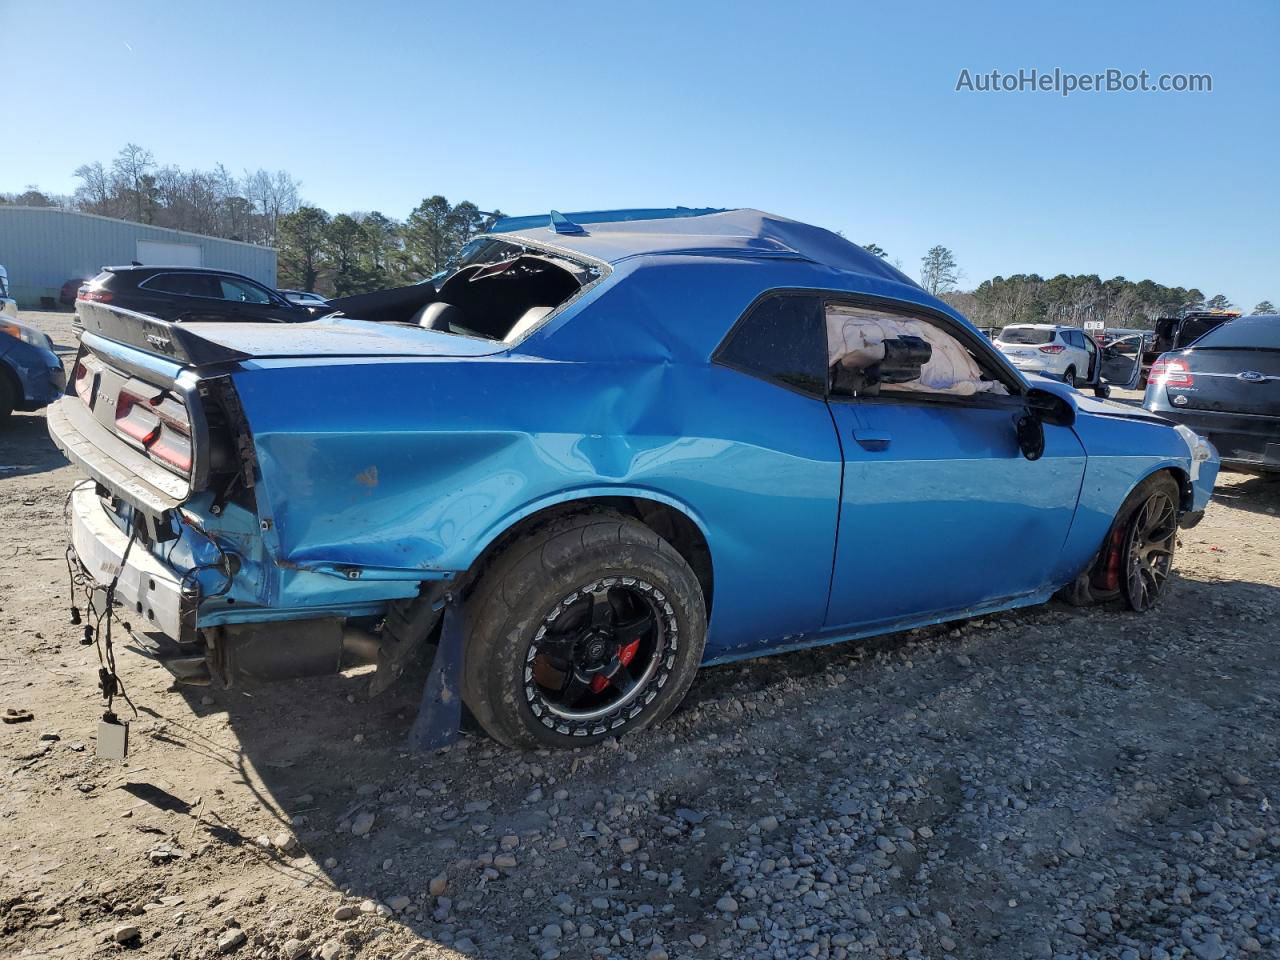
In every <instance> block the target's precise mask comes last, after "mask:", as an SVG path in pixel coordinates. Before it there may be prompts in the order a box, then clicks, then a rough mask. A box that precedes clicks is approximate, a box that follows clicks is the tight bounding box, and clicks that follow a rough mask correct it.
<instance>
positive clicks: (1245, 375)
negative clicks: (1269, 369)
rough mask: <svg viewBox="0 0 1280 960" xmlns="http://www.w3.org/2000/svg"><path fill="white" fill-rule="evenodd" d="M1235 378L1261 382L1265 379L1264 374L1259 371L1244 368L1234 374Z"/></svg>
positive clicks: (1247, 381) (1248, 381) (1246, 381)
mask: <svg viewBox="0 0 1280 960" xmlns="http://www.w3.org/2000/svg"><path fill="white" fill-rule="evenodd" d="M1236 379H1237V380H1243V381H1244V382H1245V383H1261V382H1262V381H1263V380H1265V379H1267V378H1266V375H1265V374H1261V373H1259V372H1258V371H1257V370H1245V371H1244V372H1242V373H1237V374H1236Z"/></svg>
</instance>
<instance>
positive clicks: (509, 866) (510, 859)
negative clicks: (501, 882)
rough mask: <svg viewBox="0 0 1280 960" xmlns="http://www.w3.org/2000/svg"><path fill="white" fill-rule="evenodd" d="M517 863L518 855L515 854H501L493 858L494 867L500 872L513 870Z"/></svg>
mask: <svg viewBox="0 0 1280 960" xmlns="http://www.w3.org/2000/svg"><path fill="white" fill-rule="evenodd" d="M516 863H517V861H516V855H515V854H514V853H500V854H498V855H497V856H496V857H494V858H493V865H494V866H495V867H497V868H498V869H499V870H513V869H515V866H516Z"/></svg>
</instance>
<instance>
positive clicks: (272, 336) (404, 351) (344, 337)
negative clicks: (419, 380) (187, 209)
mask: <svg viewBox="0 0 1280 960" xmlns="http://www.w3.org/2000/svg"><path fill="white" fill-rule="evenodd" d="M94 307H95V309H93V310H92V311H86V312H85V315H84V329H85V332H86V333H90V334H97V335H98V336H100V337H102V338H104V339H106V340H110V341H114V342H115V343H120V344H124V345H126V346H129V347H132V348H134V349H136V350H141V351H143V352H145V353H150V354H154V355H155V356H158V357H163V358H165V359H167V360H171V361H173V362H175V363H179V364H182V365H184V366H192V367H205V366H212V365H217V364H223V363H235V362H238V361H243V360H251V359H267V358H288V357H378V356H380V357H476V356H487V355H489V354H494V353H500V352H502V351H503V350H505V349H506V346H505V345H504V344H502V343H501V342H499V341H497V340H483V339H479V338H475V337H464V336H458V335H457V334H451V333H445V332H443V331H439V330H428V329H425V328H423V327H418V326H415V325H412V324H406V323H376V322H372V321H366V320H356V319H352V318H350V317H344V316H329V317H325V318H323V319H320V320H310V321H305V322H302V323H235V322H227V323H211V322H206V323H169V322H167V321H164V320H158V319H156V318H155V317H152V316H148V315H147V314H143V313H138V312H136V311H134V310H126V309H124V308H122V307H115V306H111V305H110V304H95V305H94Z"/></svg>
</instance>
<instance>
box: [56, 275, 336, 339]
mask: <svg viewBox="0 0 1280 960" xmlns="http://www.w3.org/2000/svg"><path fill="white" fill-rule="evenodd" d="M108 304H109V305H111V306H112V307H120V308H124V309H127V310H136V311H137V312H138V313H145V314H147V315H148V316H150V317H155V318H156V319H158V320H165V321H168V322H172V323H195V322H202V321H203V322H208V321H227V320H231V321H238V322H244V321H256V322H263V323H298V322H300V321H303V320H310V319H312V318H313V317H314V316H315V315H316V314H315V312H313V310H312V309H310V308H307V307H303V306H299V305H298V304H294V303H290V302H289V301H288V300H286V299H285V298H284V297H282V296H281V295H280V294H278V293H276V291H274V290H272V289H271V288H270V287H267V286H264V285H263V284H261V283H258V282H257V281H256V280H251V279H250V278H248V277H245V276H241V275H240V274H238V273H229V272H228V271H225V270H209V269H202V268H200V267H154V266H151V267H148V266H137V265H133V266H127V267H103V268H102V272H101V273H99V274H98V275H97V276H96V277H94V278H93V279H92V280H90V281H89V282H88V283H87V284H86V285H85V286H84V287H82V288H81V290H80V292H79V294H78V296H77V299H76V317H75V320H74V321H73V322H72V327H73V328H75V330H76V332H77V333H80V332H81V331H82V330H83V329H84V328H85V326H86V325H87V319H86V318H87V317H88V316H89V315H90V314H92V313H94V312H95V311H98V310H100V309H101V308H102V307H104V306H105V305H108Z"/></svg>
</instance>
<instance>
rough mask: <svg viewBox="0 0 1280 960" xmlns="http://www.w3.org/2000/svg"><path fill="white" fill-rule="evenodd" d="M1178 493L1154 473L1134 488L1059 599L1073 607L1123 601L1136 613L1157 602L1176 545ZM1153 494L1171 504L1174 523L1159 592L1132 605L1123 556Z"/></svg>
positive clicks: (1166, 478) (1175, 485)
mask: <svg viewBox="0 0 1280 960" xmlns="http://www.w3.org/2000/svg"><path fill="white" fill-rule="evenodd" d="M1181 493H1182V492H1181V490H1180V489H1179V488H1178V483H1177V481H1176V480H1174V479H1173V477H1172V476H1170V475H1169V474H1168V473H1158V474H1156V475H1154V476H1151V477H1148V478H1147V479H1146V480H1144V481H1143V482H1142V483H1140V484H1139V485H1138V486H1137V487H1135V488H1134V490H1133V492H1131V493H1130V494H1129V496H1128V497H1126V498H1125V501H1124V503H1123V504H1121V505H1120V509H1119V510H1118V511H1116V516H1115V519H1114V520H1113V521H1112V522H1111V528H1110V529H1109V530H1108V531H1107V536H1106V538H1105V539H1104V540H1103V542H1102V547H1101V548H1100V549H1099V550H1098V553H1097V556H1095V557H1094V559H1093V561H1092V562H1091V563H1090V564H1089V567H1088V568H1087V569H1086V570H1085V571H1084V572H1083V573H1081V574H1080V575H1079V576H1078V577H1076V579H1075V580H1074V581H1072V582H1071V583H1070V584H1068V585H1067V586H1066V587H1063V589H1062V590H1061V591H1059V594H1058V596H1059V598H1060V599H1062V600H1064V601H1066V602H1067V603H1070V604H1072V605H1073V606H1077V607H1084V606H1093V605H1096V604H1100V603H1107V602H1109V601H1112V600H1118V599H1121V598H1123V599H1124V600H1125V601H1126V602H1128V604H1129V606H1130V608H1131V609H1133V610H1137V611H1138V612H1145V611H1147V610H1150V609H1151V608H1152V607H1153V606H1154V605H1155V603H1156V601H1158V600H1159V599H1160V595H1161V594H1162V593H1163V587H1164V584H1165V582H1167V580H1168V574H1169V572H1170V571H1171V570H1172V567H1173V550H1174V548H1175V546H1176V544H1177V506H1178V503H1179V501H1180V498H1181ZM1156 494H1163V495H1164V496H1165V497H1167V498H1168V499H1169V501H1170V502H1171V503H1172V504H1173V505H1174V524H1173V529H1172V534H1171V536H1170V542H1169V546H1168V549H1169V556H1168V563H1167V565H1166V567H1165V570H1164V571H1163V573H1164V575H1163V577H1162V578H1160V583H1159V589H1157V590H1156V591H1155V595H1154V596H1153V597H1150V598H1149V602H1147V603H1145V605H1144V604H1143V603H1142V598H1141V597H1139V598H1137V599H1138V603H1135V602H1134V597H1133V593H1134V592H1135V591H1134V590H1133V589H1132V587H1130V585H1129V584H1128V577H1127V573H1128V570H1127V564H1128V560H1129V557H1128V556H1127V554H1128V551H1129V550H1130V549H1131V547H1132V544H1131V542H1130V541H1131V539H1132V537H1133V527H1134V524H1135V521H1136V520H1137V519H1138V513H1139V511H1140V510H1141V509H1142V507H1143V505H1144V504H1146V503H1147V502H1149V501H1150V499H1151V498H1152V496H1154V495H1156Z"/></svg>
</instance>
